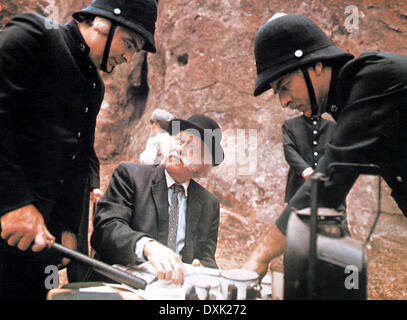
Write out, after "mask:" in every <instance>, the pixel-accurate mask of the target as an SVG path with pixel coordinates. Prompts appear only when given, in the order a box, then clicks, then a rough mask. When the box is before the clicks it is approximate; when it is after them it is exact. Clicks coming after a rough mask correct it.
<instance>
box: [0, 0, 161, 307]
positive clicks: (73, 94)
mask: <svg viewBox="0 0 407 320" xmlns="http://www.w3.org/2000/svg"><path fill="white" fill-rule="evenodd" d="M73 17H74V19H75V20H73V21H71V22H69V23H67V24H66V25H57V24H56V23H55V22H51V21H49V20H47V19H46V18H44V17H42V16H40V15H37V14H34V13H24V14H21V15H18V16H16V17H15V18H13V19H12V20H10V21H9V22H8V23H7V25H6V26H5V28H4V30H3V31H2V32H0V195H1V196H0V216H1V229H2V232H1V238H2V240H1V241H0V298H6V299H41V298H44V297H45V293H46V288H45V286H44V278H45V277H46V274H45V273H44V270H45V267H46V266H47V265H51V264H52V265H56V264H57V262H58V259H57V257H56V256H54V255H53V254H52V252H51V251H49V250H43V249H44V248H46V247H47V246H48V247H49V246H50V245H51V244H52V243H53V242H54V241H55V240H57V241H60V240H61V234H62V232H63V231H66V230H67V231H69V232H70V233H71V234H74V235H79V236H80V238H79V239H78V244H79V245H80V248H79V249H80V250H81V251H83V252H86V253H87V247H86V248H85V247H84V246H86V243H87V233H86V231H87V216H88V211H86V210H83V209H84V207H86V204H88V203H89V192H90V191H91V190H92V189H95V188H98V187H99V162H98V159H97V156H96V154H95V151H94V135H95V126H96V117H97V114H98V112H99V109H100V105H101V103H102V100H103V95H104V85H103V82H102V80H101V78H100V77H99V74H98V72H99V70H102V71H105V72H111V71H112V70H113V69H114V67H115V66H116V65H118V64H121V63H123V62H126V61H130V60H131V58H132V56H133V54H134V53H135V52H136V51H138V50H141V49H144V50H146V51H150V52H155V51H156V49H155V41H154V31H155V22H156V18H157V4H156V1H155V0H94V1H93V2H92V3H91V4H90V6H89V7H87V8H85V9H83V10H81V11H79V12H75V13H74V14H73ZM55 25H57V26H58V27H57V28H55ZM49 26H53V27H52V28H50V27H49ZM81 227H83V228H84V230H85V231H84V232H85V233H83V232H80V228H81Z"/></svg>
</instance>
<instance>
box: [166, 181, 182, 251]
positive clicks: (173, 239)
mask: <svg viewBox="0 0 407 320" xmlns="http://www.w3.org/2000/svg"><path fill="white" fill-rule="evenodd" d="M171 188H172V189H173V192H172V197H171V204H170V213H169V219H168V220H169V221H168V222H169V224H168V242H167V246H168V247H169V248H170V249H172V250H173V251H174V252H175V245H176V243H177V231H178V216H179V210H178V194H180V193H181V192H184V188H183V187H182V185H180V184H174V185H172V186H171Z"/></svg>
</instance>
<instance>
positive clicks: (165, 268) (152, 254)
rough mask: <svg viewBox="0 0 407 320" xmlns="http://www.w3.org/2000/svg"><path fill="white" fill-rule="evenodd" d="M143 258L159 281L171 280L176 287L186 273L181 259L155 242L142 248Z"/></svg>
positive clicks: (148, 243)
mask: <svg viewBox="0 0 407 320" xmlns="http://www.w3.org/2000/svg"><path fill="white" fill-rule="evenodd" d="M144 256H145V257H146V258H147V260H148V261H149V262H150V263H151V265H152V266H153V267H154V269H155V270H156V271H157V277H158V279H160V280H172V281H173V283H174V284H176V285H178V284H180V283H181V282H182V280H183V279H184V275H185V273H186V270H185V267H184V264H183V263H182V261H181V258H180V257H179V256H178V255H177V254H176V253H175V252H174V251H172V250H171V249H170V248H168V247H166V246H164V245H162V244H161V243H159V242H157V241H150V242H147V243H146V244H145V246H144Z"/></svg>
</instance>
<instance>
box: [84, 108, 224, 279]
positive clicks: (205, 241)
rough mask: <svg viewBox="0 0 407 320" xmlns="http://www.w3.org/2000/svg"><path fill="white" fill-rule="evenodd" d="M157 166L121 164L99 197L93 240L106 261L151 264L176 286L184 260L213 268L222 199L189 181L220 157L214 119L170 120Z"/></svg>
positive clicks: (205, 170) (218, 137)
mask: <svg viewBox="0 0 407 320" xmlns="http://www.w3.org/2000/svg"><path fill="white" fill-rule="evenodd" d="M170 134H171V135H172V136H173V143H172V146H171V149H170V152H169V154H168V155H167V156H166V158H165V159H164V160H163V162H162V164H161V165H139V164H134V163H129V162H124V163H121V164H119V165H118V166H117V168H116V169H115V170H114V172H113V175H112V179H111V181H110V184H109V187H108V189H107V191H106V193H105V195H104V196H103V197H102V198H101V200H100V201H99V202H98V210H97V212H96V215H95V219H94V231H93V234H92V238H91V244H92V246H93V247H94V248H95V250H96V252H97V254H98V255H99V256H100V259H101V260H103V261H105V262H107V263H110V264H122V265H134V264H137V263H141V262H144V261H149V262H150V263H151V265H152V266H153V267H154V268H155V269H156V271H157V276H158V278H159V279H165V280H171V279H172V280H173V282H174V283H175V284H179V283H180V282H181V281H182V279H183V277H184V275H185V268H184V265H183V263H182V262H185V263H192V262H193V261H194V260H195V263H196V262H197V261H196V259H197V260H199V263H200V264H202V265H203V266H206V267H211V268H217V265H216V261H215V251H216V244H217V237H218V227H219V200H218V199H217V198H216V197H215V196H214V195H212V194H211V193H210V192H208V191H207V190H206V189H205V188H203V187H202V186H201V185H199V184H198V183H197V182H195V181H194V180H193V178H199V177H203V176H205V175H206V174H207V173H208V172H209V170H210V169H211V168H212V167H213V166H217V165H219V164H220V163H221V162H222V161H223V158H224V153H223V149H222V147H221V145H220V140H221V132H220V128H219V126H218V124H217V123H216V122H215V121H213V120H212V119H210V118H208V117H206V116H204V115H200V114H197V115H193V116H192V117H190V118H189V119H188V120H187V121H185V120H180V119H174V120H172V121H171V123H170Z"/></svg>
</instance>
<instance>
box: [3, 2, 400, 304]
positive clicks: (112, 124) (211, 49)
mask: <svg viewBox="0 0 407 320" xmlns="http://www.w3.org/2000/svg"><path fill="white" fill-rule="evenodd" d="M88 3H90V1H85V0H41V1H29V0H11V1H7V2H6V1H3V0H0V27H2V26H4V24H5V22H6V21H7V20H8V19H9V18H10V17H12V16H13V15H15V14H17V13H20V12H24V11H35V12H38V13H42V14H45V15H48V16H50V17H52V18H54V19H56V20H58V21H59V22H60V23H65V22H67V21H68V20H69V19H70V17H71V13H72V12H73V11H74V10H77V9H80V8H82V7H84V6H86V5H87V4H88ZM158 9H159V12H158V21H157V31H156V42H157V53H156V54H146V53H140V54H137V56H135V58H134V59H133V61H132V63H131V64H130V65H125V66H120V67H118V68H117V69H116V71H115V72H114V73H113V74H111V75H103V78H104V80H105V83H106V96H105V100H104V102H103V105H102V109H101V112H100V115H99V117H98V124H97V135H96V152H97V154H98V156H99V158H100V161H101V169H102V189H103V190H105V189H106V187H107V184H108V181H109V179H110V175H111V172H112V170H113V169H114V167H115V166H116V165H117V164H118V163H119V162H120V161H137V159H138V156H139V154H140V153H141V152H142V151H143V149H144V146H145V142H146V141H147V138H148V135H149V124H148V120H149V117H150V115H151V113H152V111H153V110H154V109H155V108H163V109H166V110H168V111H170V112H172V113H173V114H174V115H175V116H177V117H184V118H185V117H188V116H190V115H192V114H194V113H198V112H199V113H204V114H206V115H208V116H210V117H212V118H214V119H215V120H216V121H217V122H218V123H219V124H220V126H221V128H222V130H223V146H224V149H225V153H226V160H225V162H224V163H223V164H222V165H221V166H219V167H217V168H214V169H213V170H212V171H211V174H210V176H209V177H208V178H206V179H202V180H201V181H200V183H201V184H203V185H204V186H206V187H207V188H208V189H209V190H210V191H211V192H213V193H214V194H216V195H217V196H218V197H219V198H220V199H221V204H222V213H221V226H220V230H219V243H218V250H217V260H218V264H219V266H220V267H221V268H236V267H241V266H242V265H243V263H244V262H245V260H246V259H247V257H248V255H249V253H250V252H251V250H252V249H253V248H254V247H255V246H256V243H257V241H258V240H259V239H261V237H263V236H264V234H265V233H266V232H267V229H268V227H269V226H270V223H272V222H274V221H275V219H276V218H277V217H278V215H279V214H280V213H281V211H282V209H283V207H284V205H283V196H284V188H285V180H286V174H287V171H288V166H287V165H286V163H285V160H284V155H283V150H282V145H281V141H282V137H281V124H282V122H283V121H284V119H286V118H289V117H294V116H297V114H296V113H295V112H293V111H291V110H283V109H282V108H281V107H280V105H279V102H278V100H277V99H276V97H275V96H273V95H272V94H271V93H270V92H266V93H265V94H263V95H261V96H260V97H257V98H255V97H253V94H252V93H253V87H254V82H255V79H256V69H255V64H254V56H253V39H254V35H255V33H256V31H257V29H258V28H259V27H260V26H261V25H262V24H263V23H265V22H266V21H267V20H268V19H269V18H270V17H271V16H272V15H273V14H274V13H276V12H285V13H299V14H303V15H305V16H307V17H309V18H311V19H313V20H314V21H315V22H316V23H317V24H318V25H319V26H320V27H321V28H322V29H323V30H324V31H325V32H326V33H327V34H328V36H330V37H331V38H332V39H333V40H334V41H335V42H336V43H337V45H338V46H340V47H342V48H344V49H346V50H348V51H349V52H351V53H352V54H354V55H358V54H360V53H361V52H363V51H365V50H383V51H395V52H398V53H402V54H407V47H406V45H405V43H406V40H407V3H406V2H405V1H401V0H400V1H379V0H354V1H344V0H340V1H333V0H327V1H317V0H311V1H299V0H289V1H280V0H273V1H271V0H233V1H231V0H160V1H159V4H158ZM378 81H380V80H379V79H378ZM389 156H390V155H389ZM377 186H378V178H377V177H361V178H359V180H358V181H357V182H356V184H355V186H354V188H353V189H352V191H351V193H350V194H349V196H348V199H347V202H348V222H349V224H350V227H351V231H352V235H353V236H354V237H355V238H357V239H360V240H364V239H366V237H367V235H368V233H369V231H370V229H371V226H372V224H373V222H374V219H375V217H376V213H377V199H378V193H377V190H378V187H377ZM382 210H383V211H385V213H383V214H382V215H381V217H380V219H379V222H378V224H377V227H376V230H375V232H374V234H373V237H372V240H371V241H370V243H369V244H368V254H369V269H368V276H369V285H368V296H369V298H370V299H406V298H407V277H406V270H407V249H406V248H405V247H406V243H407V220H406V219H405V218H404V217H403V216H402V214H401V213H400V210H399V209H398V207H397V205H396V204H395V203H394V201H393V200H392V199H391V197H390V196H389V190H388V188H387V186H386V185H385V184H384V190H383V192H382ZM272 267H273V268H275V269H281V268H282V258H279V259H276V261H274V262H273V263H272Z"/></svg>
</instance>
